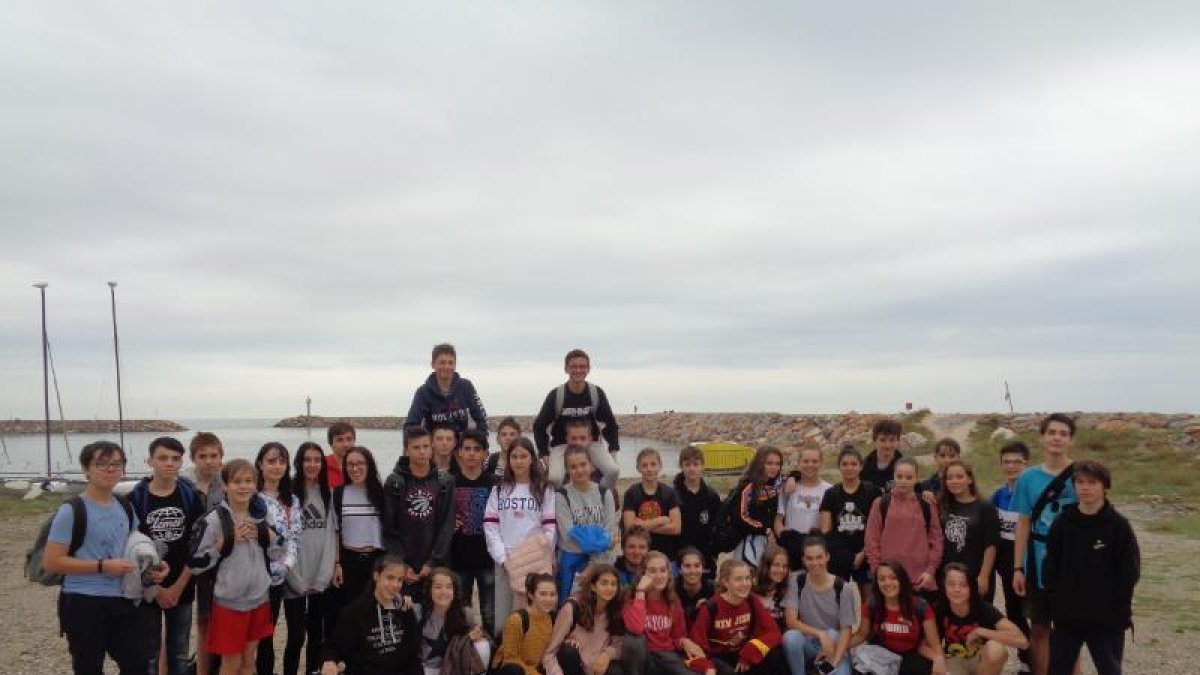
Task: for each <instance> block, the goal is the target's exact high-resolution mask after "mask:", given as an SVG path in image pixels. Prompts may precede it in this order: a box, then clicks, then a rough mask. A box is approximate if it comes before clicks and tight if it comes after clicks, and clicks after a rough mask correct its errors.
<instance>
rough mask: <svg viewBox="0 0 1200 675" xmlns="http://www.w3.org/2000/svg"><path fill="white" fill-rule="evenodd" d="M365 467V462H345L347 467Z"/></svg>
mask: <svg viewBox="0 0 1200 675" xmlns="http://www.w3.org/2000/svg"><path fill="white" fill-rule="evenodd" d="M366 467H367V463H366V462H346V468H347V469H365V468H366Z"/></svg>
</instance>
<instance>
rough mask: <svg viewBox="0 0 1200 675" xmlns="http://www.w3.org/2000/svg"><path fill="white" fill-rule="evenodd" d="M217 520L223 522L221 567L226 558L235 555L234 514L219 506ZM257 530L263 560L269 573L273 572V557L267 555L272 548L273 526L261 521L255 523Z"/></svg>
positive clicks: (219, 561)
mask: <svg viewBox="0 0 1200 675" xmlns="http://www.w3.org/2000/svg"><path fill="white" fill-rule="evenodd" d="M215 508H216V510H217V518H219V519H220V521H221V550H220V552H219V553H218V558H217V565H220V564H221V563H222V562H223V561H224V560H225V559H226V558H228V557H229V556H230V554H232V553H233V545H234V544H235V543H236V542H235V541H234V538H233V527H234V526H233V514H232V513H230V512H229V509H227V508H224V507H221V506H218V507H215ZM254 527H255V529H256V530H257V531H258V545H259V546H260V547H261V548H262V550H263V560H264V561H265V562H266V564H267V571H268V572H269V571H270V570H271V557H270V556H269V555H267V552H268V550H269V549H270V548H271V526H270V525H268V524H267V521H266V520H260V521H258V522H256V523H254Z"/></svg>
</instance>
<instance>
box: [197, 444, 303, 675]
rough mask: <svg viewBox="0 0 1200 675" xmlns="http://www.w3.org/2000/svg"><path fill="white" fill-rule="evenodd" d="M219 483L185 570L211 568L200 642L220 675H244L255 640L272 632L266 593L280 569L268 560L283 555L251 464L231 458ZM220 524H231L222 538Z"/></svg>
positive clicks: (278, 579) (278, 577) (280, 576)
mask: <svg viewBox="0 0 1200 675" xmlns="http://www.w3.org/2000/svg"><path fill="white" fill-rule="evenodd" d="M221 479H222V480H223V481H224V483H225V501H224V502H222V503H221V504H219V505H217V506H216V507H214V508H213V509H212V510H211V511H209V512H208V514H207V515H205V516H204V518H203V519H202V520H201V521H200V522H199V528H200V529H199V531H198V532H197V534H196V535H195V536H194V539H193V541H194V543H193V549H192V556H191V559H190V560H189V561H188V566H189V567H191V568H192V572H193V573H194V574H200V573H203V572H206V571H208V570H211V569H213V568H216V578H215V580H214V584H213V609H212V618H211V619H210V621H209V624H208V634H207V636H206V637H205V641H206V643H207V645H208V651H209V653H211V654H218V655H220V656H221V675H250V673H253V672H254V666H255V653H256V652H257V650H258V643H259V640H262V639H264V638H270V637H271V634H272V633H273V632H274V624H273V623H272V622H271V601H270V589H271V585H272V584H274V583H282V582H283V578H284V569H283V567H282V566H281V565H279V564H278V563H277V562H274V560H275V559H276V558H279V557H282V555H283V542H282V538H281V536H280V535H279V532H278V530H277V529H276V528H275V526H274V524H273V523H272V522H271V516H270V514H269V513H268V511H267V507H266V505H265V504H264V503H263V500H262V499H261V498H257V497H256V495H257V493H258V472H257V471H255V469H254V465H253V464H251V463H250V462H247V461H246V460H244V459H235V460H232V461H230V462H229V463H228V464H226V465H225V468H223V469H222V470H221ZM222 520H225V521H226V522H227V523H231V528H232V529H231V530H230V532H229V533H228V535H227V534H226V532H225V527H224V526H222V524H221V521H222ZM226 536H230V537H232V538H233V541H232V543H230V542H227V541H226V539H225V537H226Z"/></svg>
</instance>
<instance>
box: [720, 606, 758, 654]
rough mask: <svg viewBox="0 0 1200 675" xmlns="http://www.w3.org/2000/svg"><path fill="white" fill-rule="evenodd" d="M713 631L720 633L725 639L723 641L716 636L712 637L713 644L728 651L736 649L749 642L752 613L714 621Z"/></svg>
mask: <svg viewBox="0 0 1200 675" xmlns="http://www.w3.org/2000/svg"><path fill="white" fill-rule="evenodd" d="M713 630H714V631H720V632H721V633H722V634H723V636H724V637H725V639H724V640H722V639H719V638H718V637H717V636H715V635H714V636H712V639H711V642H712V643H713V644H717V645H722V646H724V647H726V648H727V649H736V648H737V647H740V646H741V645H742V644H743V643H745V642H746V640H747V634H748V633H749V632H750V613H749V612H747V613H745V614H738V615H737V616H731V617H724V618H718V619H714V620H713Z"/></svg>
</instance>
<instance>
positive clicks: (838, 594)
mask: <svg viewBox="0 0 1200 675" xmlns="http://www.w3.org/2000/svg"><path fill="white" fill-rule="evenodd" d="M806 585H808V572H805V573H803V574H797V575H796V602H800V594H801V593H803V592H804V587H805V586H806ZM845 587H846V582H844V581H842V580H841V578H839V577H836V576H835V577H833V599H834V602H836V603H837V606H838V608H839V610H838V611H841V609H840V608H841V606H842V589H843V588H845Z"/></svg>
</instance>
